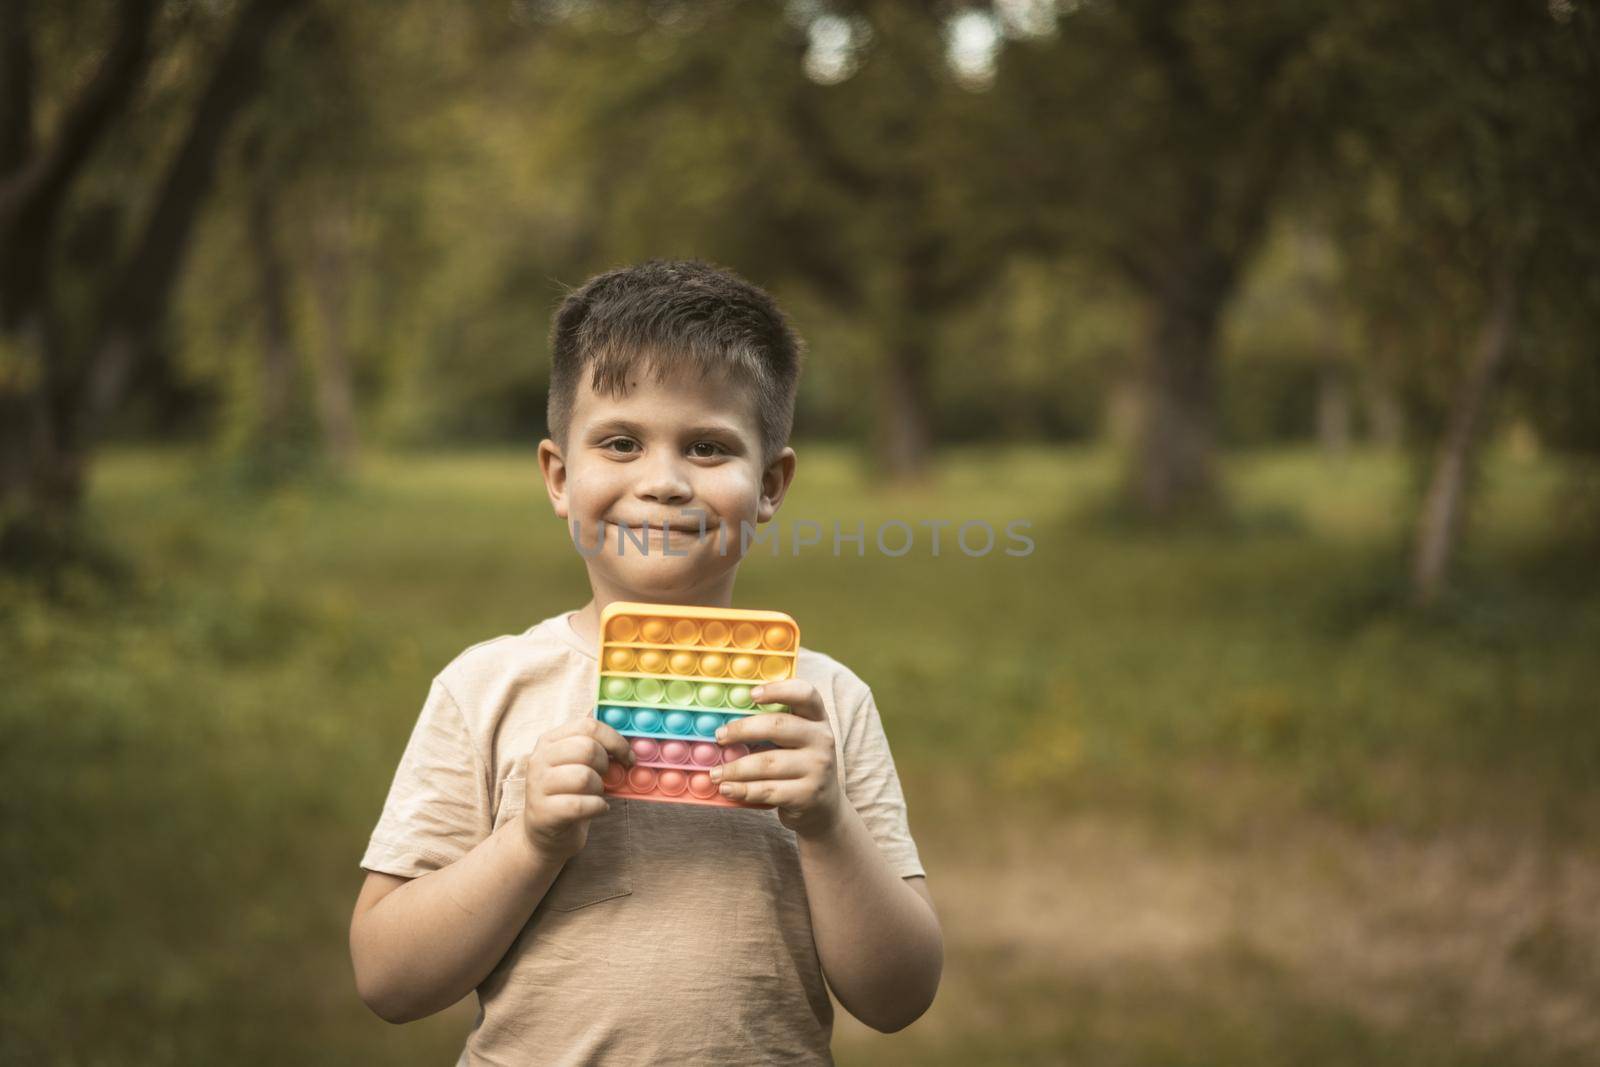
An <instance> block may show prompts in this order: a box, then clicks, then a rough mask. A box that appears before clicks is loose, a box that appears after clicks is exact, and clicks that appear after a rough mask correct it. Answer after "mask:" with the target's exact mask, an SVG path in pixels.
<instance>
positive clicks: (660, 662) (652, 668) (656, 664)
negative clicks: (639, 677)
mask: <svg viewBox="0 0 1600 1067" xmlns="http://www.w3.org/2000/svg"><path fill="white" fill-rule="evenodd" d="M639 669H640V670H641V671H644V672H645V673H647V674H660V673H661V672H662V671H664V670H666V669H667V654H666V653H665V652H663V651H661V650H660V649H659V648H647V649H645V650H644V651H642V652H640V653H639Z"/></svg>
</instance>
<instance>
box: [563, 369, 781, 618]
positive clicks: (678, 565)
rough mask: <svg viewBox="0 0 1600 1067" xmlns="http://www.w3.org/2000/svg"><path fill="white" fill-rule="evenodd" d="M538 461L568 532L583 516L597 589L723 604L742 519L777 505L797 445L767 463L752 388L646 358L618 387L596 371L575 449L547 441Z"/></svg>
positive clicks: (584, 389) (582, 399)
mask: <svg viewBox="0 0 1600 1067" xmlns="http://www.w3.org/2000/svg"><path fill="white" fill-rule="evenodd" d="M539 464H540V468H541V470H542V471H543V473H544V479H545V488H546V490H547V491H548V492H549V494H550V501H551V503H552V505H553V506H554V507H555V512H556V514H557V515H559V516H560V517H561V518H563V519H565V520H566V522H567V527H568V531H569V534H571V533H572V531H573V528H574V527H575V526H576V527H577V532H576V535H575V536H576V537H577V539H578V542H579V544H580V546H581V549H582V554H583V555H584V562H585V564H586V565H587V566H588V569H589V578H590V583H591V585H593V586H594V591H595V594H596V596H602V595H603V596H604V597H605V599H607V600H618V599H620V600H662V601H679V602H706V603H715V602H718V601H724V602H725V601H726V599H727V597H728V596H729V595H731V591H732V585H733V578H734V574H735V570H736V568H737V567H738V564H739V559H740V556H741V554H742V553H741V548H740V542H741V538H740V536H739V532H740V524H741V523H748V524H750V525H752V526H754V525H756V524H758V523H764V522H766V521H768V520H769V519H771V518H772V516H773V515H774V514H775V513H776V512H777V510H778V505H779V504H780V503H781V502H782V500H783V496H784V493H785V492H786V491H787V490H788V487H789V483H790V481H791V480H792V479H793V477H794V465H795V456H794V450H793V449H790V448H785V449H784V450H783V451H782V452H781V453H780V454H779V455H777V456H775V457H773V458H772V459H771V460H770V461H768V462H766V463H765V464H763V462H762V455H761V433H760V427H759V424H758V422H757V418H756V410H755V399H754V397H753V396H752V395H751V394H750V390H749V389H748V388H745V387H743V386H741V385H739V384H737V383H735V382H732V381H730V380H728V379H727V378H726V377H708V378H705V379H698V378H696V377H695V376H694V374H692V373H691V374H688V375H668V377H667V380H666V381H664V382H660V383H658V382H656V381H655V375H654V368H653V367H649V366H648V365H641V366H640V367H639V369H638V371H637V372H636V373H635V374H633V375H631V376H630V378H629V388H628V391H627V393H626V394H625V395H623V396H618V397H612V396H605V395H602V394H600V393H597V392H595V390H594V388H593V384H592V379H591V377H590V374H589V372H587V371H586V372H585V375H584V379H583V381H582V382H580V383H579V385H578V390H577V396H576V398H575V400H574V403H573V409H572V416H571V419H570V421H569V424H568V430H567V443H566V447H565V449H562V448H561V447H560V446H558V445H556V443H555V442H553V441H550V440H545V441H543V442H541V443H540V445H539ZM696 512H700V513H703V516H704V517H703V519H702V518H701V516H700V515H697V514H695V513H696ZM702 522H703V523H704V528H705V536H704V537H701V536H700V527H701V524H702ZM602 523H603V524H604V531H605V533H604V540H603V541H599V531H600V530H601V528H602ZM663 523H665V524H666V525H667V526H668V532H667V535H666V536H667V541H666V542H665V543H663V541H662V532H661V527H662V524H663ZM647 525H648V526H649V527H650V529H648V530H646V529H645V527H646V526H647ZM619 526H626V527H628V530H629V531H631V533H627V534H625V533H624V532H623V531H622V530H620V529H618V527H619ZM719 536H720V541H719ZM597 542H598V550H597ZM619 544H620V545H621V551H620V554H619V547H618V546H619ZM641 545H642V546H643V547H641ZM668 550H670V552H671V554H670V555H669V554H668Z"/></svg>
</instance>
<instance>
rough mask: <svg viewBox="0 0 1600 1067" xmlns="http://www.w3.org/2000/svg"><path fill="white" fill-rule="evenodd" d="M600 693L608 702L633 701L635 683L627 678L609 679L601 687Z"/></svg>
mask: <svg viewBox="0 0 1600 1067" xmlns="http://www.w3.org/2000/svg"><path fill="white" fill-rule="evenodd" d="M600 693H601V695H602V696H604V697H605V698H606V699H607V700H632V699H633V683H632V682H630V681H629V680H628V679H626V678H607V679H606V680H605V681H604V682H602V683H601V685H600Z"/></svg>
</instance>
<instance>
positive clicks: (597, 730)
mask: <svg viewBox="0 0 1600 1067" xmlns="http://www.w3.org/2000/svg"><path fill="white" fill-rule="evenodd" d="M568 737H592V738H594V740H596V741H598V742H599V743H600V746H601V747H602V748H604V749H605V750H606V751H607V752H609V753H610V754H611V758H612V759H615V760H620V761H621V762H623V763H625V764H627V765H628V766H630V767H631V766H633V750H632V749H630V748H629V747H628V739H627V738H625V737H623V736H622V735H621V734H619V733H617V731H616V729H615V728H614V727H611V726H607V725H606V724H605V723H603V722H601V721H600V720H599V719H597V718H595V717H594V716H593V715H579V716H578V717H577V718H574V719H568V720H567V721H566V722H564V723H562V724H561V725H560V726H557V727H556V728H555V729H553V730H551V731H550V732H549V733H547V734H545V735H544V739H545V740H546V741H550V742H554V741H559V740H562V739H564V738H568Z"/></svg>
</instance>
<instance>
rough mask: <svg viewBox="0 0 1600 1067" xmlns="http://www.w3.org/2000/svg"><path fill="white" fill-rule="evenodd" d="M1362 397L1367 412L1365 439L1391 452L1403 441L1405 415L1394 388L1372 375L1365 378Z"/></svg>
mask: <svg viewBox="0 0 1600 1067" xmlns="http://www.w3.org/2000/svg"><path fill="white" fill-rule="evenodd" d="M1362 397H1363V400H1364V403H1365V407H1366V412H1367V439H1368V440H1369V441H1371V442H1372V443H1373V444H1375V445H1377V446H1378V447H1379V448H1383V449H1389V450H1391V451H1392V450H1393V449H1396V448H1399V447H1400V443H1401V442H1402V441H1404V440H1405V435H1406V425H1405V413H1404V412H1403V411H1402V410H1401V407H1400V399H1399V398H1398V397H1396V396H1395V395H1394V386H1392V385H1390V384H1389V383H1388V382H1387V381H1384V380H1382V379H1380V378H1378V377H1377V376H1376V375H1374V374H1368V375H1366V376H1365V379H1364V385H1363V387H1362Z"/></svg>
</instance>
